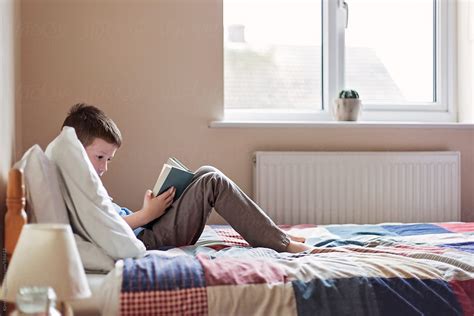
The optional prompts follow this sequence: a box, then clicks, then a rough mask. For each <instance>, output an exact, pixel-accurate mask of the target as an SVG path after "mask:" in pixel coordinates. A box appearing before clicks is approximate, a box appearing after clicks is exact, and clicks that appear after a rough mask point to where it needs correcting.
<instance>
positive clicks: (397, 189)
mask: <svg viewBox="0 0 474 316" xmlns="http://www.w3.org/2000/svg"><path fill="white" fill-rule="evenodd" d="M255 158H256V161H255V168H254V198H255V200H256V202H257V203H258V204H259V205H260V206H261V207H262V208H263V210H265V212H266V213H267V214H268V215H269V216H270V217H271V218H272V219H273V220H274V221H275V222H276V223H278V224H300V223H310V224H311V223H312V224H344V223H355V224H362V223H367V224H371V223H382V222H406V223H415V222H442V221H459V220H460V204H461V203H460V177H461V176H460V153H459V152H256V153H255Z"/></svg>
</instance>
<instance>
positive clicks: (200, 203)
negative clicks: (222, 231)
mask: <svg viewBox="0 0 474 316" xmlns="http://www.w3.org/2000/svg"><path fill="white" fill-rule="evenodd" d="M213 207H214V209H215V210H216V211H217V212H218V213H219V214H220V215H221V216H222V217H223V218H224V219H225V220H226V221H227V222H228V223H229V224H230V225H231V226H232V227H233V228H234V229H235V230H236V231H237V232H238V233H239V234H241V235H242V237H243V238H244V239H245V240H246V241H247V242H248V243H249V244H250V245H252V246H259V247H268V248H272V249H275V250H277V251H285V250H286V248H287V246H288V243H289V241H290V240H289V238H288V236H287V235H286V234H285V233H284V232H283V231H282V230H281V229H280V228H278V227H277V226H276V225H275V223H273V221H272V220H271V219H270V218H269V217H268V216H267V215H266V214H265V213H264V212H263V211H262V210H261V208H260V207H259V206H258V205H257V204H256V203H255V202H253V201H252V200H251V199H250V198H249V197H248V196H247V195H246V194H245V193H244V192H242V190H241V189H240V188H239V187H238V186H237V185H236V184H235V183H234V182H232V181H231V180H230V179H229V178H227V177H226V176H225V175H224V174H223V173H222V172H220V171H219V170H217V169H216V168H213V167H207V166H206V167H201V168H199V169H198V170H197V171H196V175H195V177H194V179H193V182H192V183H191V184H190V185H189V187H188V188H187V189H186V191H185V192H184V193H183V194H182V195H181V197H180V198H179V199H178V200H176V201H175V202H174V203H173V204H172V205H171V206H170V208H169V209H168V210H167V211H166V213H165V214H164V215H162V216H161V217H160V218H158V219H157V220H155V221H154V222H153V223H152V225H147V227H150V226H151V228H150V229H148V228H146V229H145V230H144V231H143V232H142V233H141V234H140V235H139V238H140V239H141V240H142V241H143V242H144V243H145V246H146V247H147V249H156V248H158V247H160V246H184V245H191V244H194V243H195V242H196V241H197V240H198V238H199V236H200V235H201V233H202V231H203V229H204V226H205V224H206V221H207V219H208V217H209V215H210V213H211V211H212V208H213Z"/></svg>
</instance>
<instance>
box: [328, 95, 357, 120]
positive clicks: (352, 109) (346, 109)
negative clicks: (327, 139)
mask: <svg viewBox="0 0 474 316" xmlns="http://www.w3.org/2000/svg"><path fill="white" fill-rule="evenodd" d="M334 103H335V104H334V107H333V114H334V117H335V118H336V120H338V121H357V118H358V116H359V112H360V105H361V102H360V99H359V93H357V91H355V90H351V89H347V90H341V92H339V98H337V99H336V100H335V102H334Z"/></svg>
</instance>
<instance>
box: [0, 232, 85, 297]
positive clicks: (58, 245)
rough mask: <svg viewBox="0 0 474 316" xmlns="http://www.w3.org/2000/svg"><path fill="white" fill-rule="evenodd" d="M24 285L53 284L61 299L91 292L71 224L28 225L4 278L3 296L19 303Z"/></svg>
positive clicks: (82, 295) (83, 295)
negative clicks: (16, 299)
mask: <svg viewBox="0 0 474 316" xmlns="http://www.w3.org/2000/svg"><path fill="white" fill-rule="evenodd" d="M24 286H49V287H52V288H53V289H54V291H55V292H56V296H57V299H58V301H59V302H67V301H71V300H76V299H83V298H87V297H89V296H90V295H91V291H90V289H89V285H88V283H87V280H86V275H85V272H84V267H83V265H82V261H81V259H80V257H79V252H78V250H77V246H76V243H75V241H74V237H73V234H72V230H71V226H69V225H63V224H28V225H24V226H23V229H22V231H21V234H20V237H19V239H18V243H17V246H16V248H15V251H14V252H13V256H12V259H11V261H10V264H9V265H8V270H7V273H6V275H5V279H4V280H3V285H2V289H1V293H0V298H1V299H3V300H5V301H8V302H15V298H16V294H17V292H18V290H19V289H20V288H21V287H24Z"/></svg>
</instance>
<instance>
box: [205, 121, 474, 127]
mask: <svg viewBox="0 0 474 316" xmlns="http://www.w3.org/2000/svg"><path fill="white" fill-rule="evenodd" d="M209 127H210V128H451V129H452V128H454V129H474V123H442V122H373V121H370V122H369V121H357V122H341V121H319V122H318V121H212V122H210V123H209Z"/></svg>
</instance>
